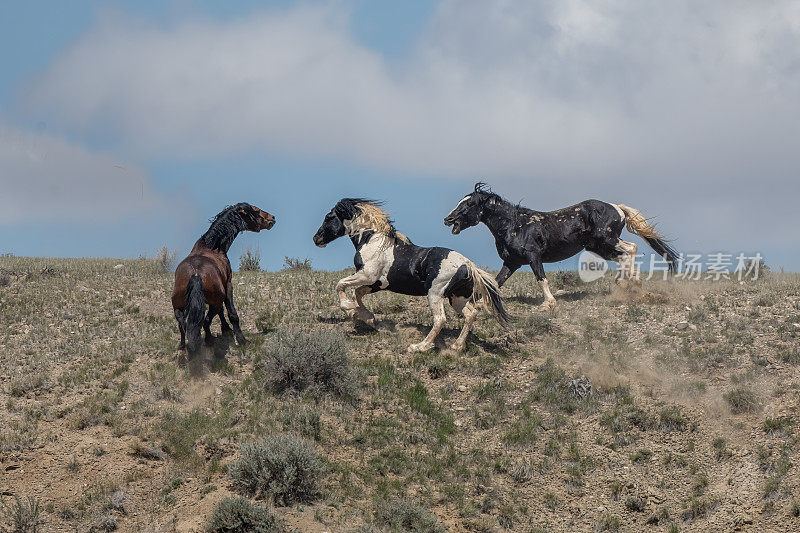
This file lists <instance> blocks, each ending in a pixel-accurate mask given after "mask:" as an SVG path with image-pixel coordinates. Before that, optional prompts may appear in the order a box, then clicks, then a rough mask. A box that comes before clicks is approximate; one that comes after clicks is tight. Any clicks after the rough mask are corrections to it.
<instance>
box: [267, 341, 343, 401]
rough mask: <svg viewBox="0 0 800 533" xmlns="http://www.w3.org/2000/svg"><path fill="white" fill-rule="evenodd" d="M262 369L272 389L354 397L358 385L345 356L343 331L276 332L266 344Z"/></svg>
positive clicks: (278, 391)
mask: <svg viewBox="0 0 800 533" xmlns="http://www.w3.org/2000/svg"><path fill="white" fill-rule="evenodd" d="M262 370H263V371H264V376H265V379H266V382H267V386H268V387H269V388H270V389H271V390H272V391H274V392H277V393H282V392H284V391H287V390H294V391H297V392H302V391H305V390H307V389H309V390H310V392H312V393H314V394H319V393H322V392H327V393H330V394H333V395H335V396H339V397H342V398H349V399H352V398H355V395H356V392H357V386H356V384H355V380H354V375H353V374H354V373H353V370H352V368H351V366H350V362H349V360H348V357H347V346H346V344H345V337H344V334H343V333H342V332H340V331H338V330H330V331H324V332H312V333H302V332H298V331H295V332H289V333H280V334H279V335H276V336H275V337H274V338H273V339H271V340H270V342H268V343H267V345H266V347H265V353H264V358H263V364H262Z"/></svg>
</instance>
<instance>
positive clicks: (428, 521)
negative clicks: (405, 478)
mask: <svg viewBox="0 0 800 533" xmlns="http://www.w3.org/2000/svg"><path fill="white" fill-rule="evenodd" d="M375 522H376V523H377V524H378V525H381V526H384V527H388V528H391V529H392V530H399V531H416V532H419V533H444V532H445V531H447V530H446V529H445V528H444V526H443V525H442V524H440V523H439V522H438V520H437V519H436V517H435V516H433V515H432V514H431V513H429V512H428V511H427V510H426V509H425V508H424V507H422V506H421V505H418V504H416V503H412V502H409V501H407V500H391V501H382V502H380V503H379V504H378V505H377V507H376V509H375Z"/></svg>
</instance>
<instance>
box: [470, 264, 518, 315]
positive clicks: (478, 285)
mask: <svg viewBox="0 0 800 533" xmlns="http://www.w3.org/2000/svg"><path fill="white" fill-rule="evenodd" d="M466 265H467V271H468V273H469V277H470V279H471V280H472V301H473V302H474V303H475V305H479V302H480V305H482V306H483V308H484V309H486V310H487V311H489V312H490V313H493V314H494V315H495V316H496V317H497V319H498V320H499V321H500V322H501V323H503V324H505V323H507V322H508V315H506V311H505V309H503V303H502V300H501V299H500V287H499V286H498V285H497V281H495V279H494V278H493V277H492V276H491V274H489V273H488V272H485V271H483V270H481V269H480V268H478V267H477V266H475V263H473V262H472V261H470V260H469V259H467V260H466Z"/></svg>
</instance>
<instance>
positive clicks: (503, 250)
mask: <svg viewBox="0 0 800 533" xmlns="http://www.w3.org/2000/svg"><path fill="white" fill-rule="evenodd" d="M480 222H483V223H484V224H486V226H487V227H488V228H489V231H491V232H492V235H493V236H494V240H495V246H496V247H497V253H498V254H499V255H500V259H502V260H503V268H502V269H500V273H499V274H498V275H497V285H498V286H502V285H503V283H505V282H506V280H507V279H508V278H509V277H510V276H511V275H512V274H513V273H514V272H516V270H517V269H518V268H519V267H521V266H522V265H530V266H531V270H533V273H534V275H535V276H536V280H537V281H538V282H539V285H540V286H541V288H542V292H543V293H544V298H545V301H544V303H542V305H541V308H542V309H552V308H554V307H555V305H556V300H555V298H554V297H553V294H552V293H551V292H550V287H549V285H548V283H547V277H546V276H545V274H544V266H543V265H542V263H554V262H556V261H562V260H564V259H567V258H569V257H572V256H573V255H575V254H577V253H578V252H580V251H581V250H583V249H586V250H589V251H590V252H594V253H595V254H597V255H599V256H600V257H602V258H603V259H605V260H607V261H617V262H618V263H619V265H620V277H619V278H618V279H629V280H633V281H634V282H639V275H638V271H637V269H636V251H637V246H636V244H635V243H632V242H628V241H624V240H622V239H621V238H620V234H621V233H622V228H624V227H625V226H626V225H627V227H628V231H630V232H631V233H633V234H635V235H639V236H640V237H641V238H643V239H644V240H645V241H646V242H647V244H649V245H650V247H651V248H653V250H655V251H656V253H658V254H659V255H661V256H662V257H663V258H664V259H665V260H666V262H667V265H668V268H669V270H670V271H671V272H674V271H675V270H677V266H678V253H677V252H676V251H675V250H674V249H673V248H672V247H671V246H670V245H669V244H668V243H667V242H666V241H665V240H664V238H663V237H662V236H661V235H660V234H659V233H658V232H657V231H656V230H655V227H654V226H653V225H651V224H650V223H649V222H648V221H647V219H646V218H644V216H642V214H641V213H640V212H639V211H637V210H636V209H634V208H632V207H628V206H626V205H623V204H611V203H608V202H601V201H600V200H585V201H583V202H581V203H579V204H575V205H573V206H570V207H565V208H563V209H559V210H557V211H547V212H543V211H533V210H532V209H528V208H525V207H522V206H520V205H514V204H512V203H510V202H507V201H506V200H504V199H503V198H501V197H500V195H498V194H495V193H494V192H492V191H491V190H490V189H488V188H487V187H486V184H485V183H481V182H479V183H476V184H475V189H474V190H473V191H472V192H471V193H469V194H468V195H466V196H465V197H464V198H462V199H461V201H460V202H458V205H456V207H455V208H454V209H453V210H452V211H451V212H450V214H449V215H447V216H446V217H445V219H444V224H445V226H452V227H453V229H452V233H453V234H454V235H458V234H459V233H460V232H461V230H463V229H465V228H469V227H472V226H476V225H477V224H478V223H480Z"/></svg>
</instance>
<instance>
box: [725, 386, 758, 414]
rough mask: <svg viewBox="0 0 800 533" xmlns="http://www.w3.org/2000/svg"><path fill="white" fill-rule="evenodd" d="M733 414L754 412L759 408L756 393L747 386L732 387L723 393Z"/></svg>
mask: <svg viewBox="0 0 800 533" xmlns="http://www.w3.org/2000/svg"><path fill="white" fill-rule="evenodd" d="M722 397H723V398H724V399H725V401H726V402H728V405H730V408H731V412H732V413H733V414H737V415H738V414H741V413H752V412H754V411H756V410H757V409H758V398H757V397H756V393H755V392H753V391H752V390H751V389H749V388H747V387H739V388H736V389H731V390H729V391H728V392H726V393H725V394H723V395H722Z"/></svg>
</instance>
